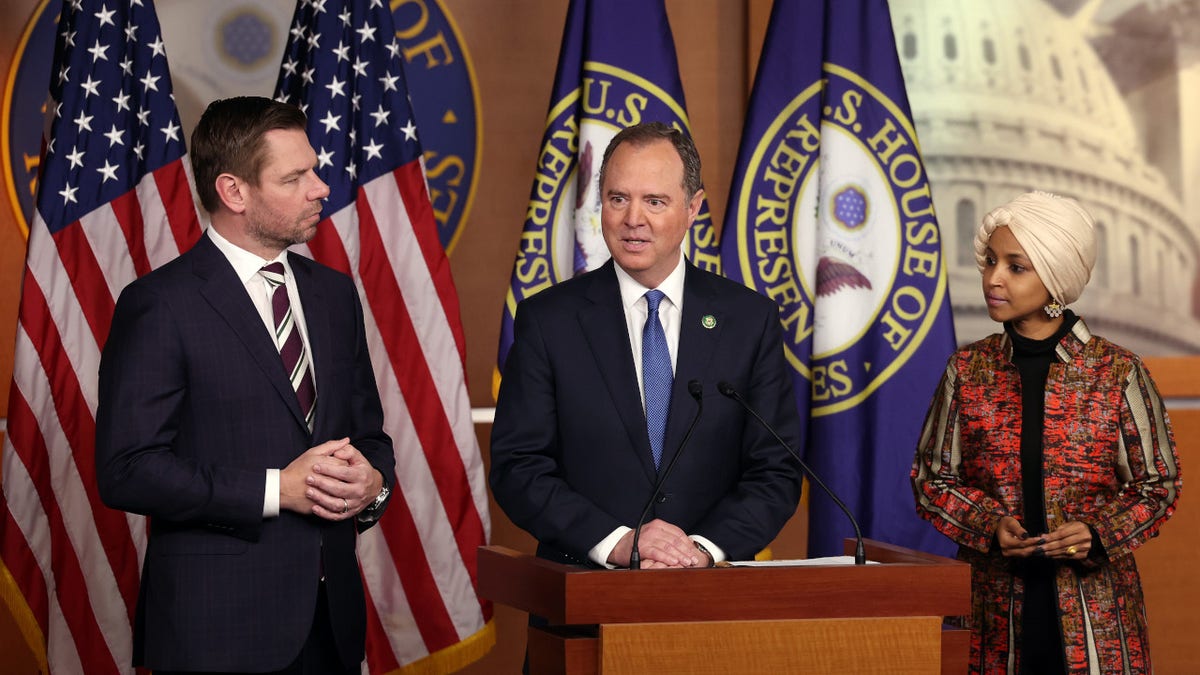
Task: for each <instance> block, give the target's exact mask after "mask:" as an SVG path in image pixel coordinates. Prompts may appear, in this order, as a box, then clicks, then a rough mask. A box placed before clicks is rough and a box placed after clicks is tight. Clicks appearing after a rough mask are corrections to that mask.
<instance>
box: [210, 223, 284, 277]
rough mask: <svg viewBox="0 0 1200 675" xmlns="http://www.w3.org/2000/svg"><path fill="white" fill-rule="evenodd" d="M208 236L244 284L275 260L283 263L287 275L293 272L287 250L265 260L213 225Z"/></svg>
mask: <svg viewBox="0 0 1200 675" xmlns="http://www.w3.org/2000/svg"><path fill="white" fill-rule="evenodd" d="M208 238H209V239H211V240H212V243H213V244H215V245H216V247H217V249H219V250H220V251H221V253H223V254H225V258H226V259H227V260H229V264H230V265H233V271H234V273H236V274H237V276H238V279H239V280H241V282H242V283H243V284H246V283H249V281H250V280H251V279H253V278H254V275H256V274H258V271H259V270H261V269H262V268H263V267H264V266H266V265H269V264H270V263H273V262H281V263H283V267H284V269H286V270H287V275H289V276H290V275H291V273H292V266H291V265H289V264H288V260H287V251H282V252H280V254H279V255H277V256H275V258H274V259H273V260H263V259H262V258H260V257H258V256H257V255H255V254H253V253H251V252H249V251H247V250H246V249H244V248H241V247H240V246H238V245H237V244H234V243H233V242H231V241H229V240H228V239H226V238H225V237H222V236H221V233H220V232H217V228H215V227H212V226H211V225H210V226H209V228H208Z"/></svg>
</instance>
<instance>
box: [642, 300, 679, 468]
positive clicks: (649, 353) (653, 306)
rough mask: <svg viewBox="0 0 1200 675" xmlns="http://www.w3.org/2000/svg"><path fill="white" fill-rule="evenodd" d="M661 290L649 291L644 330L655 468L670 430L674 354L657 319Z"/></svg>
mask: <svg viewBox="0 0 1200 675" xmlns="http://www.w3.org/2000/svg"><path fill="white" fill-rule="evenodd" d="M663 297H665V296H664V295H663V292H662V291H658V290H654V291H648V292H647V293H646V326H645V328H643V329H642V388H643V389H644V390H645V393H646V431H647V433H649V435H650V454H651V456H653V457H654V467H655V468H658V466H659V465H660V464H661V463H662V454H663V436H664V435H665V434H666V431H667V411H668V410H670V408H671V384H672V382H674V380H675V374H674V373H672V372H671V353H670V352H669V351H668V350H667V334H666V333H664V332H663V327H662V322H661V321H659V320H658V305H659V303H661V302H662V299H663Z"/></svg>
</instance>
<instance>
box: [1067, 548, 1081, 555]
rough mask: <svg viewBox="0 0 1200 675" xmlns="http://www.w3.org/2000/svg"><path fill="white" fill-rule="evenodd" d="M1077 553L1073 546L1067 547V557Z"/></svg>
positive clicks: (1077, 550)
mask: <svg viewBox="0 0 1200 675" xmlns="http://www.w3.org/2000/svg"><path fill="white" fill-rule="evenodd" d="M1078 552H1079V549H1077V548H1075V547H1074V546H1068V547H1067V555H1075V554H1076V553H1078Z"/></svg>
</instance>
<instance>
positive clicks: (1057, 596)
mask: <svg viewBox="0 0 1200 675" xmlns="http://www.w3.org/2000/svg"><path fill="white" fill-rule="evenodd" d="M975 257H976V262H977V263H978V265H979V269H980V271H981V272H982V274H983V294H984V298H985V299H986V300H987V307H988V315H989V316H990V317H991V318H992V319H993V320H995V321H998V322H1001V323H1002V324H1003V326H1004V331H1003V332H1001V333H998V334H995V335H992V336H991V337H988V338H985V339H983V340H980V341H978V342H976V343H974V344H971V345H969V346H967V347H965V348H963V349H961V350H959V351H958V352H957V353H956V354H955V355H954V356H952V357H951V359H950V362H949V364H948V365H947V367H946V372H945V374H944V375H943V377H942V381H941V384H940V385H939V388H938V391H937V393H936V395H935V396H934V399H933V403H932V404H931V406H930V409H929V414H928V417H927V418H926V420H925V428H924V431H923V432H922V434H921V439H920V442H919V444H918V447H917V453H916V459H915V461H914V462H913V469H912V482H913V492H914V494H915V496H916V500H917V511H918V512H919V513H920V514H921V516H922V517H924V518H926V519H928V520H929V521H931V522H932V523H933V525H934V526H935V527H936V528H937V529H938V530H939V531H941V532H942V533H943V534H945V535H946V536H948V537H950V538H951V539H953V540H954V541H955V542H957V543H958V545H959V559H960V560H964V561H966V562H968V563H970V564H971V583H972V614H971V616H970V617H969V619H968V622H969V626H970V628H971V661H970V672H971V673H1014V674H1015V673H1149V672H1150V670H1151V667H1150V651H1149V644H1148V642H1147V627H1146V613H1145V607H1144V605H1143V602H1142V589H1141V582H1140V580H1139V578H1138V572H1137V566H1136V565H1135V563H1134V559H1133V555H1132V553H1133V550H1134V549H1136V548H1137V547H1138V546H1140V545H1142V544H1143V543H1145V542H1146V540H1148V539H1150V538H1152V537H1154V536H1156V535H1157V534H1158V530H1159V528H1160V527H1161V526H1162V524H1163V523H1164V522H1165V521H1166V520H1167V518H1169V517H1170V516H1171V513H1172V512H1173V511H1174V509H1175V503H1176V500H1177V499H1178V497H1179V490H1180V487H1181V482H1180V477H1179V476H1180V473H1179V459H1178V456H1177V454H1176V452H1175V441H1174V438H1173V437H1172V434H1171V428H1170V423H1169V420H1168V418H1167V414H1166V411H1165V410H1164V409H1163V404H1162V401H1161V399H1160V398H1159V395H1158V391H1157V389H1156V388H1155V386H1154V382H1153V381H1152V380H1151V379H1150V374H1149V373H1148V372H1147V371H1146V367H1145V365H1143V363H1142V361H1141V359H1139V358H1138V357H1137V356H1136V355H1135V354H1132V353H1131V352H1129V351H1127V350H1125V349H1123V348H1121V347H1118V346H1117V345H1114V344H1113V343H1111V342H1109V341H1107V340H1105V339H1103V338H1101V337H1098V336H1095V335H1092V334H1091V332H1090V331H1089V330H1088V328H1087V325H1086V324H1084V322H1083V320H1082V319H1081V318H1079V317H1078V316H1076V315H1075V313H1074V312H1072V311H1071V310H1069V309H1067V308H1066V306H1067V305H1070V304H1071V303H1072V302H1074V301H1075V300H1076V299H1077V298H1078V297H1079V295H1080V293H1082V292H1083V288H1084V286H1085V285H1086V284H1087V282H1088V278H1089V277H1090V276H1091V271H1092V267H1093V265H1095V262H1096V242H1095V234H1094V232H1093V221H1092V218H1091V216H1090V215H1088V213H1087V212H1086V211H1085V210H1084V209H1083V207H1081V206H1080V205H1079V204H1078V203H1077V202H1075V201H1074V200H1072V199H1067V198H1063V197H1057V196H1054V195H1051V194H1048V193H1045V192H1031V193H1028V194H1024V195H1021V196H1019V197H1017V198H1016V199H1014V200H1013V201H1011V202H1009V203H1008V204H1006V205H1004V206H1001V207H999V208H997V209H995V210H993V211H992V212H991V213H989V214H988V215H987V216H986V217H985V218H984V219H983V225H982V226H981V227H980V228H979V231H978V232H977V233H976V237H975Z"/></svg>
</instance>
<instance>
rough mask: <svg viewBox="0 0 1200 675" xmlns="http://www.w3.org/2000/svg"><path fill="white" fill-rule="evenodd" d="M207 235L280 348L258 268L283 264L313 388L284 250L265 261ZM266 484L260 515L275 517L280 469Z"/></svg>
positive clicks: (212, 231)
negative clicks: (225, 260)
mask: <svg viewBox="0 0 1200 675" xmlns="http://www.w3.org/2000/svg"><path fill="white" fill-rule="evenodd" d="M208 237H209V238H210V239H212V242H213V244H216V246H217V249H218V250H220V251H221V253H223V254H224V255H225V258H226V259H227V260H229V264H230V265H233V271H234V273H236V274H237V277H238V279H239V280H241V282H242V285H243V286H244V287H245V289H246V294H247V295H249V296H250V301H251V302H253V303H254V308H255V309H257V310H258V314H259V317H261V318H262V320H263V327H264V328H266V330H267V334H268V335H270V336H271V341H272V342H276V345H275V348H276V349H278V348H279V344H278V343H277V340H276V336H275V312H274V310H273V309H272V307H271V296H272V295H273V294H274V292H275V289H274V288H273V287H272V286H271V284H270V282H268V281H267V279H266V277H264V276H263V275H261V274H259V273H258V271H259V270H261V269H262V268H263V267H265V266H266V265H269V264H271V263H273V262H279V263H283V276H284V280H285V281H284V288H286V289H287V294H288V301H289V302H290V303H291V305H292V316H293V317H294V318H293V320H294V322H295V324H296V327H297V328H298V329H300V340H301V341H302V342H303V343H304V352H305V354H307V355H309V356H308V359H309V369H308V371H309V373H310V374H311V375H312V378H313V386H314V387H315V386H316V382H317V375H316V372H314V371H315V369H314V368H313V367H312V356H311V354H312V346H311V345H310V344H309V342H308V327H307V325H306V324H305V322H304V305H303V303H301V302H300V293H299V291H298V290H297V289H296V284H295V283H294V279H295V276H294V275H293V274H292V266H291V265H290V264H288V256H287V251H284V252H282V253H280V254H279V255H277V256H275V259H274V260H264V259H262V258H260V257H258V256H257V255H255V254H253V253H251V252H249V251H247V250H246V249H243V248H241V247H239V246H237V245H236V244H234V243H232V242H230V241H229V240H228V239H226V238H225V237H222V236H221V234H220V233H219V232H217V230H216V228H214V227H209V228H208ZM266 486H267V487H266V493H265V494H264V496H263V517H264V518H274V517H276V516H278V515H279V469H267V483H266Z"/></svg>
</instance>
